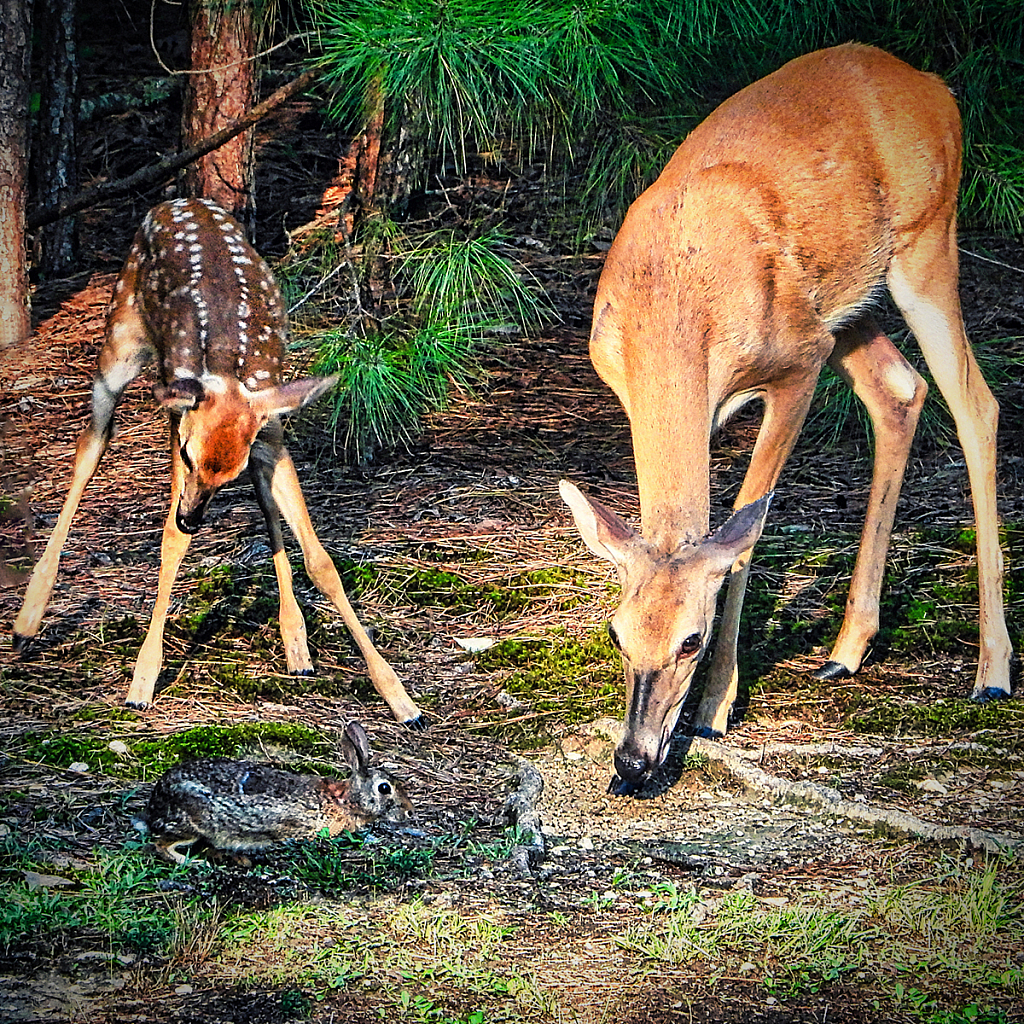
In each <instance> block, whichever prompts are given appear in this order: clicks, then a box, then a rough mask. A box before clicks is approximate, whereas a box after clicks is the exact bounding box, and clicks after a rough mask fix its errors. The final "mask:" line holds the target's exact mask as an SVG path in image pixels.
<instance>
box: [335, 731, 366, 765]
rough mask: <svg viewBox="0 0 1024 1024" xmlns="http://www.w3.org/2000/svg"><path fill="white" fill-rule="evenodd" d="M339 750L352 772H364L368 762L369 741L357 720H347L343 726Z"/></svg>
mask: <svg viewBox="0 0 1024 1024" xmlns="http://www.w3.org/2000/svg"><path fill="white" fill-rule="evenodd" d="M341 750H342V753H343V754H344V755H345V760H346V761H348V766H349V767H350V768H351V769H352V771H354V772H365V771H366V769H367V768H368V767H369V764H370V741H369V740H368V739H367V738H366V733H365V731H364V730H363V727H362V726H361V725H360V724H359V723H358V722H349V723H348V725H347V726H345V735H344V736H343V737H342V738H341Z"/></svg>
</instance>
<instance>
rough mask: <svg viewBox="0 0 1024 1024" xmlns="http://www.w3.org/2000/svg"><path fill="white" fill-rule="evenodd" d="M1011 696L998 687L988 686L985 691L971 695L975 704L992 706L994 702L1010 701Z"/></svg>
mask: <svg viewBox="0 0 1024 1024" xmlns="http://www.w3.org/2000/svg"><path fill="white" fill-rule="evenodd" d="M1009 699H1010V695H1009V693H1007V692H1006V690H1002V689H1000V688H999V687H998V686H986V687H985V689H984V690H980V691H979V692H978V693H973V694H971V700H973V701H974V703H975V704H990V703H991V702H992V701H994V700H1009Z"/></svg>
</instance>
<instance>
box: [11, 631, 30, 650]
mask: <svg viewBox="0 0 1024 1024" xmlns="http://www.w3.org/2000/svg"><path fill="white" fill-rule="evenodd" d="M31 639H32V637H30V636H22V635H21V633H15V634H14V635H13V636H12V637H11V649H12V650H13V651H14V653H15V654H21V652H22V651H23V650H25V648H26V647H28V642H29V640H31Z"/></svg>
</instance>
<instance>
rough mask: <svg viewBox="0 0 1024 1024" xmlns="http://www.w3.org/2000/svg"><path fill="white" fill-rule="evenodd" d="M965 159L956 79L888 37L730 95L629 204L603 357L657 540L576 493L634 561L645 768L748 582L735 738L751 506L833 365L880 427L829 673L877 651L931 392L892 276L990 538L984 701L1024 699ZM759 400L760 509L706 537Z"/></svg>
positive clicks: (591, 539)
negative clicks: (1005, 571)
mask: <svg viewBox="0 0 1024 1024" xmlns="http://www.w3.org/2000/svg"><path fill="white" fill-rule="evenodd" d="M960 151H961V139H960V123H959V117H958V114H957V110H956V105H955V103H954V102H953V99H952V97H951V96H950V94H949V91H948V90H947V89H946V87H945V86H944V85H943V83H942V82H941V81H940V80H939V79H938V78H935V77H934V76H931V75H926V74H922V73H921V72H919V71H915V70H914V69H913V68H911V67H909V66H908V65H907V64H904V63H903V62H902V61H899V60H897V59H896V58H895V57H892V56H890V55H888V54H886V53H883V52H882V51H880V50H876V49H873V48H871V47H866V46H858V45H847V46H839V47H834V48H832V49H829V50H822V51H819V52H816V53H811V54H808V55H806V56H804V57H800V58H798V59H797V60H794V61H791V62H790V63H789V64H787V65H785V67H783V68H781V69H780V70H778V71H777V72H775V73H774V74H772V75H769V76H768V77H767V78H764V79H762V80H761V81H759V82H755V83H754V84H753V85H751V86H749V87H748V88H747V89H744V90H743V91H742V92H740V93H737V94H736V95H735V96H733V97H732V98H731V99H729V100H727V101H726V102H725V103H723V104H722V106H721V107H719V108H718V110H716V111H715V112H714V113H713V114H712V115H711V116H710V117H709V118H708V119H707V120H706V121H705V122H704V123H703V124H701V125H700V126H698V127H697V128H696V129H695V130H694V131H693V133H692V134H691V135H690V136H689V137H688V138H687V139H686V141H685V142H684V143H683V144H682V146H680V148H679V149H678V150H677V152H676V154H675V155H674V156H673V157H672V159H671V160H670V161H669V163H668V165H667V166H666V167H665V170H664V171H663V172H662V174H661V176H660V177H659V178H658V180H657V181H656V182H655V183H654V185H652V186H651V188H649V189H648V190H647V191H646V192H645V193H644V194H643V195H642V196H640V198H639V199H637V201H636V202H635V203H634V204H633V206H632V207H631V208H630V210H629V212H628V214H627V216H626V219H625V221H624V223H623V225H622V228H621V230H620V231H619V234H618V236H617V238H616V239H615V242H614V244H613V245H612V248H611V250H610V251H609V253H608V258H607V261H606V264H605V268H604V271H603V273H602V276H601V280H600V283H599V286H598V293H597V298H596V301H595V304H594V325H593V330H592V333H591V339H590V352H591V357H592V360H593V363H594V366H595V367H596V368H597V371H598V373H600V375H601V376H602V378H603V379H604V380H605V381H606V382H607V383H608V384H609V385H610V386H611V388H612V389H613V390H614V391H615V393H616V395H618V397H619V399H620V400H621V402H622V404H623V406H624V407H625V410H626V412H627V414H628V415H629V419H630V426H631V430H632V435H633V447H634V452H635V457H636V468H637V481H638V486H639V492H640V507H641V515H642V537H641V536H639V535H635V534H634V533H633V532H632V530H631V528H630V527H628V526H627V525H626V524H625V523H622V522H621V520H619V521H618V522H615V520H617V517H615V516H614V514H613V513H611V512H609V511H608V510H607V509H603V508H600V507H599V506H597V504H596V503H593V502H588V500H587V499H586V498H584V497H583V495H582V494H580V492H579V491H578V490H576V488H574V487H573V486H572V485H571V484H568V483H566V482H563V485H562V494H563V497H564V498H565V500H566V501H567V502H568V503H569V505H570V507H571V508H572V511H573V514H574V517H575V519H576V522H577V525H578V527H579V529H580V532H581V533H582V535H583V537H584V539H585V540H586V542H587V544H588V545H589V546H590V547H591V549H592V550H593V551H594V552H595V553H596V554H598V555H600V556H601V557H603V558H608V559H610V560H612V561H613V562H615V564H616V565H617V566H618V568H619V575H620V578H621V580H622V584H623V594H622V602H621V604H620V606H619V609H618V611H617V612H616V613H615V616H614V618H613V620H612V622H613V627H614V634H615V635H616V636H617V637H618V639H619V643H620V645H621V649H622V655H623V664H624V666H625V674H626V690H627V714H626V729H625V734H624V737H623V740H622V743H621V744H620V745H619V748H618V751H617V754H616V766H617V769H618V772H619V774H620V776H621V777H622V778H623V779H624V780H626V781H627V782H636V781H639V780H640V779H642V778H643V777H645V776H646V775H647V774H648V773H649V772H650V771H651V770H653V768H654V767H656V766H657V765H658V764H659V763H660V762H661V760H663V758H664V756H665V754H666V752H667V748H668V739H669V736H670V734H671V732H672V729H673V727H674V725H675V723H676V720H677V718H678V715H679V709H680V706H681V704H682V701H683V699H684V698H685V696H686V694H687V691H688V689H689V686H690V682H691V680H692V676H693V670H694V667H695V665H696V664H697V662H698V661H699V660H700V658H701V656H702V655H703V653H704V651H705V650H706V649H707V641H708V633H709V631H710V626H711V621H712V618H713V616H714V611H715V597H716V595H717V592H718V589H719V587H720V585H721V583H722V581H723V580H724V578H725V577H726V576H727V575H730V574H731V580H730V586H729V592H728V599H727V601H726V606H725V610H724V613H723V617H722V624H721V629H720V637H719V640H718V644H717V647H716V650H715V656H714V658H713V660H712V664H711V668H710V672H709V678H708V683H707V687H706V690H705V695H704V698H703V700H702V702H701V705H700V707H699V709H698V711H697V716H696V721H695V727H696V729H697V731H698V732H700V733H703V734H708V735H721V734H722V733H724V732H725V729H726V724H727V719H728V713H729V709H730V708H731V706H732V704H733V701H734V699H735V696H736V682H737V669H736V637H737V632H738V627H739V616H740V611H741V608H742V602H743V592H744V588H745V586H746V578H747V572H748V566H749V559H750V554H751V550H752V547H753V545H754V543H755V542H756V541H757V539H758V537H759V536H760V532H761V528H762V525H763V522H764V515H765V513H766V511H767V504H766V503H764V502H762V503H761V504H760V505H754V504H753V503H756V502H758V500H759V499H762V498H763V497H764V496H765V495H767V494H769V492H770V491H771V490H772V488H773V487H774V486H775V483H776V480H777V479H778V476H779V473H780V471H781V469H782V466H783V464H784V463H785V460H786V458H787V456H788V454H789V452H790V450H791V449H792V447H793V444H794V442H795V441H796V438H797V435H798V434H799V432H800V428H801V426H802V424H803V420H804V416H805V414H806V412H807V408H808V405H809V403H810V401H811V397H812V394H813V391H814V385H815V381H816V380H817V377H818V374H819V373H820V371H821V369H822V367H823V366H824V364H825V363H826V362H828V363H829V364H830V365H831V366H832V367H833V369H835V370H836V371H837V372H838V373H839V374H840V376H842V377H844V378H845V379H846V380H847V381H848V382H849V383H850V384H851V386H852V387H853V389H854V391H855V392H856V393H857V395H858V397H859V398H860V399H861V400H862V401H863V402H864V403H865V405H866V407H867V409H868V412H869V414H870V416H871V419H872V423H873V426H874V431H875V435H876V438H877V441H876V446H875V448H876V452H875V466H874V476H873V481H872V489H871V497H870V502H869V507H868V513H867V518H866V522H865V527H864V533H863V536H862V541H861V550H860V554H859V556H858V560H857V567H856V570H855V573H854V577H853V581H852V584H851V589H850V598H849V601H848V604H847V611H846V617H845V620H844V623H843V628H842V631H841V632H840V634H839V638H838V639H837V641H836V645H835V648H834V649H833V651H832V655H831V658H830V661H829V665H828V666H826V668H825V670H824V675H825V676H828V677H831V676H834V675H838V674H842V673H849V672H854V671H856V669H857V668H858V667H859V666H860V663H861V660H862V658H863V656H864V653H865V650H866V647H867V644H868V642H869V641H870V639H871V637H872V636H873V635H874V633H875V632H876V631H877V628H878V602H879V592H880V588H881V581H882V571H883V567H884V562H885V556H886V551H887V547H888V542H889V536H890V533H891V530H892V523H893V514H894V508H895V503H896V499H897V497H898V494H899V489H900V485H901V483H902V478H903V472H904V467H905V465H906V460H907V455H908V452H909V448H910V443H911V440H912V438H913V434H914V429H915V427H916V423H917V418H918V413H919V410H920V407H921V403H922V402H923V401H924V396H925V390H926V389H925V385H924V382H923V380H921V378H920V376H919V375H918V374H917V373H916V372H915V371H914V370H913V368H912V367H911V366H910V365H909V364H908V363H907V362H906V360H905V359H904V358H903V357H902V355H900V353H899V352H898V351H897V350H896V348H895V347H894V346H893V345H892V343H891V342H890V341H889V339H888V338H886V337H885V335H884V334H883V333H882V332H881V330H880V329H879V328H878V326H877V324H876V323H875V322H874V321H873V319H872V318H871V317H870V315H868V313H867V310H868V308H869V307H870V305H871V302H872V300H873V298H874V296H875V294H876V293H877V291H878V290H879V289H880V288H881V286H882V285H883V284H887V285H888V287H889V289H890V292H891V293H892V295H893V298H894V299H895V301H896V303H897V305H898V306H899V307H900V309H901V311H902V312H903V314H904V316H905V318H906V320H907V322H908V324H909V325H910V327H911V328H912V329H913V331H914V333H915V336H916V338H917V340H918V343H919V344H920V346H921V349H922V351H923V353H924V355H925V359H926V361H927V362H928V365H929V368H930V369H931V370H932V372H933V374H934V376H935V378H936V381H937V383H938V385H939V388H940V389H941V391H942V393H943V395H944V396H945V398H946V400H947V402H948V404H949V406H950V409H951V410H952V412H953V415H954V417H955V419H956V422H957V428H958V431H959V434H960V439H961V443H962V444H963V446H964V453H965V456H966V461H967V466H968V470H969V474H970V480H971V489H972V493H973V497H974V503H975V518H976V523H977V532H978V568H979V591H980V618H981V639H982V647H981V657H980V660H979V665H978V677H977V681H976V684H975V695H976V696H979V697H986V696H995V695H1008V694H1009V691H1010V682H1009V660H1010V653H1011V651H1010V642H1009V637H1008V635H1007V631H1006V626H1005V622H1004V618H1003V608H1002V560H1001V554H1000V550H999V540H998V530H997V519H996V505H995V452H994V446H995V430H996V418H997V412H998V407H997V406H996V403H995V400H994V399H993V398H992V395H991V393H990V392H989V390H988V388H987V386H986V385H985V382H984V381H983V379H982V377H981V373H980V372H979V370H978V367H977V363H976V362H975V360H974V356H973V354H972V352H971V349H970V345H969V343H968V341H967V338H966V336H965V333H964V328H963V320H962V317H961V313H960V303H959V297H958V293H957V252H956V195H957V189H958V185H959V180H960ZM753 399H760V400H762V401H763V402H764V420H763V423H762V426H761V430H760V433H759V435H758V439H757V443H756V445H755V448H754V452H753V455H752V457H751V462H750V467H749V469H748V472H747V475H746V478H745V480H744V482H743V486H742V488H741V490H740V494H739V496H738V498H737V500H736V506H735V507H736V508H737V509H738V510H741V511H740V512H738V513H737V517H741V518H737V519H734V521H731V525H730V524H727V526H726V527H725V528H723V531H720V532H719V534H716V535H715V537H714V538H712V539H711V540H710V541H708V542H705V543H702V541H703V539H704V537H705V536H706V535H707V532H708V527H709V512H710V487H709V473H710V457H709V452H708V441H709V436H710V434H711V431H712V430H713V428H714V426H715V424H716V423H719V422H721V421H722V420H723V419H725V418H726V417H727V416H728V415H729V414H731V413H732V412H733V411H735V409H736V408H738V407H739V406H740V405H742V404H744V403H745V402H747V401H750V400H753ZM747 506H749V507H750V511H746V512H744V511H742V510H744V509H745V508H746V507H747ZM694 638H696V639H694ZM694 644H696V646H695V647H694ZM690 648H694V649H693V650H690Z"/></svg>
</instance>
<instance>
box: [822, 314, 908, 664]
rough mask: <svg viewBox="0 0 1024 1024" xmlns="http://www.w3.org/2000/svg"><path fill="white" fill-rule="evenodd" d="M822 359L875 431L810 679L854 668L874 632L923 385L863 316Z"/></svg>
mask: <svg viewBox="0 0 1024 1024" xmlns="http://www.w3.org/2000/svg"><path fill="white" fill-rule="evenodd" d="M829 365H830V366H831V367H832V369H833V370H835V372H836V373H837V374H839V376H840V377H842V378H843V379H844V380H845V381H846V382H847V383H848V384H849V385H850V387H851V388H853V391H854V394H856V396H857V397H858V398H859V399H860V401H861V402H863V404H864V407H865V408H866V409H867V412H868V415H869V416H870V418H871V423H872V427H873V429H874V434H875V459H874V468H873V470H872V476H871V492H870V494H869V497H868V508H867V513H866V515H865V517H864V529H863V532H862V533H861V539H860V549H859V551H858V553H857V563H856V565H855V566H854V570H853V578H852V579H851V581H850V592H849V595H848V597H847V600H846V614H845V616H844V618H843V625H842V629H841V630H840V631H839V636H838V637H837V638H836V642H835V645H834V646H833V648H832V653H831V655H830V656H829V660H828V661H827V662H826V663H825V664H824V665H823V666H822V667H821V668H820V669H818V671H817V672H815V673H814V677H815V678H816V679H837V678H842V677H844V676H849V675H852V674H853V673H854V672H856V671H857V669H858V668H860V664H861V661H862V659H863V658H864V653H865V651H866V650H867V646H868V644H869V643H870V642H871V639H872V637H874V635H875V634H876V633H877V632H878V602H879V598H880V596H881V592H882V577H883V575H884V573H885V558H886V555H887V553H888V550H889V539H890V537H891V536H892V526H893V520H894V518H895V514H896V503H897V501H898V500H899V496H900V488H901V487H902V485H903V474H904V471H905V470H906V465H907V458H908V457H909V455H910V446H911V444H912V442H913V440H914V432H915V431H916V429H917V421H918V417H919V416H920V413H921V406H922V405H923V403H924V399H925V395H926V393H927V391H928V386H927V384H925V382H924V380H923V379H922V378H921V376H920V374H919V373H918V372H917V371H916V370H915V369H914V368H913V367H912V366H911V365H910V364H909V363H908V362H907V361H906V359H904V358H903V356H902V355H901V353H900V352H899V350H898V349H897V348H896V346H895V345H893V343H892V342H891V341H890V340H889V339H888V338H887V337H886V336H885V334H884V333H883V332H882V330H881V328H880V327H879V326H878V324H877V323H876V322H875V321H874V320H873V319H872V318H870V317H865V318H863V319H862V320H860V321H858V322H857V323H856V324H853V325H851V326H849V327H845V328H843V329H841V330H839V331H837V332H836V345H835V348H834V349H833V350H832V355H831V357H830V358H829Z"/></svg>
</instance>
